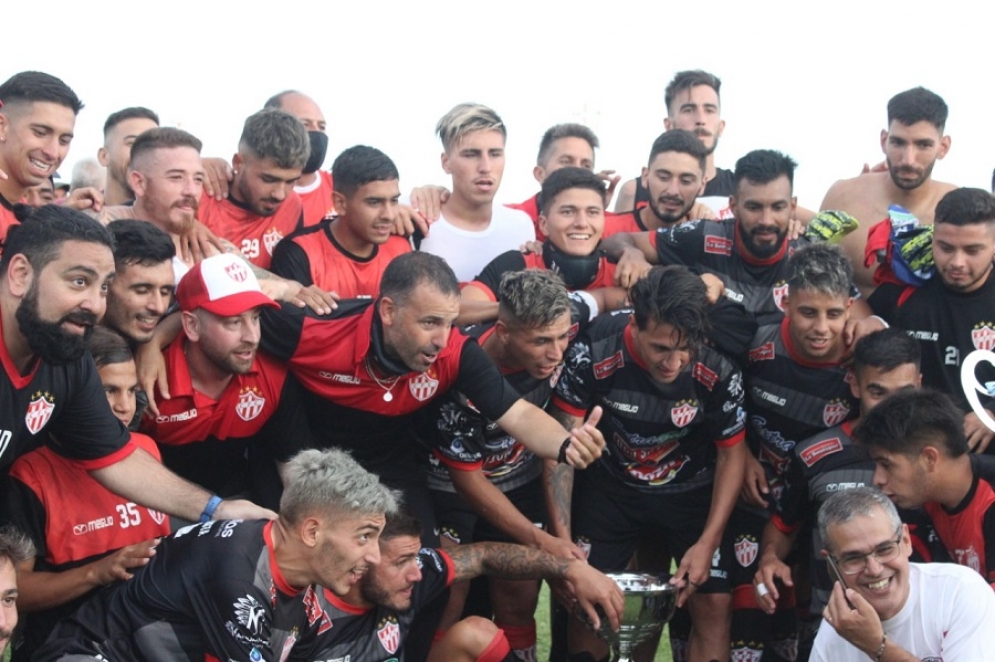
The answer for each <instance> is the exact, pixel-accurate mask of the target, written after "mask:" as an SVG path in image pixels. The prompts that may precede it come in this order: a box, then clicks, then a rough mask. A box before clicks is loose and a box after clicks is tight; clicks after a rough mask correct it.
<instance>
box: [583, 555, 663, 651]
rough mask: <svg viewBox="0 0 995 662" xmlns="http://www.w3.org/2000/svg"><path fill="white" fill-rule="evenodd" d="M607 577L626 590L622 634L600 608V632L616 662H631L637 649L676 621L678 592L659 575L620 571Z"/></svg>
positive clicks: (599, 635) (598, 631) (620, 629)
mask: <svg viewBox="0 0 995 662" xmlns="http://www.w3.org/2000/svg"><path fill="white" fill-rule="evenodd" d="M607 576H608V577H610V578H611V579H613V580H615V583H616V584H618V587H619V588H620V589H622V593H623V594H624V596H625V608H624V610H623V611H622V618H621V620H620V627H619V629H618V632H615V631H614V630H612V629H611V625H610V624H609V623H608V619H607V618H605V617H604V614H602V613H601V612H600V609H599V613H598V616H599V618H601V627H600V628H598V630H597V631H596V632H597V635H598V637H599V638H601V639H603V640H604V641H607V642H608V644H609V645H610V646H611V648H612V651H613V653H614V656H613V658H612V661H613V662H628V661H629V660H631V659H632V651H633V650H635V648H636V646H638V645H639V644H641V643H642V642H644V641H646V640H647V639H650V638H651V637H653V636H655V635H656V634H658V633H659V632H660V631H661V630H663V625H664V623H666V622H667V621H669V620H670V619H671V618H673V616H674V610H675V609H676V608H677V592H678V589H677V587H676V586H674V585H673V584H670V583H669V582H668V581H667V579H666V578H664V577H660V576H658V575H649V574H637V573H628V572H620V573H607ZM584 620H587V619H586V618H584Z"/></svg>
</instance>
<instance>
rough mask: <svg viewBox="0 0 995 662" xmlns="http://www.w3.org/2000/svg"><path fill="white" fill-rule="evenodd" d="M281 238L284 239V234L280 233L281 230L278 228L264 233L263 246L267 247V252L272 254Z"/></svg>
mask: <svg viewBox="0 0 995 662" xmlns="http://www.w3.org/2000/svg"><path fill="white" fill-rule="evenodd" d="M281 239H283V235H282V234H280V231H279V230H277V229H276V228H273V229H271V230H270V231H269V232H267V233H266V234H264V235H263V246H265V247H266V252H267V253H269V254H270V255H272V254H273V249H274V248H276V245H277V244H278V243H280V240H281Z"/></svg>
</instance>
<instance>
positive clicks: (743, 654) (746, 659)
mask: <svg viewBox="0 0 995 662" xmlns="http://www.w3.org/2000/svg"><path fill="white" fill-rule="evenodd" d="M763 655H764V652H763V650H760V649H756V648H749V647H746V646H744V647H742V648H733V649H732V651H731V653H730V655H729V659H730V660H732V662H760V659H761V658H762V657H763Z"/></svg>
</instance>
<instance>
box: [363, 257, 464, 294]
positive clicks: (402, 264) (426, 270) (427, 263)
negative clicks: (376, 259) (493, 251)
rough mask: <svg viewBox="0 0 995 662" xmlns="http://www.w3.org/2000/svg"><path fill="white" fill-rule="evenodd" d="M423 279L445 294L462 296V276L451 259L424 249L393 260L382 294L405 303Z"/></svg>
mask: <svg viewBox="0 0 995 662" xmlns="http://www.w3.org/2000/svg"><path fill="white" fill-rule="evenodd" d="M422 283H428V284H429V285H432V286H433V287H435V288H436V289H438V290H439V291H440V292H442V293H443V294H445V295H449V296H457V297H458V296H459V280H457V278H456V274H455V273H453V269H452V267H450V266H449V263H448V262H446V261H445V260H444V259H442V258H441V257H439V256H438V255H432V254H431V253H425V252H422V251H411V252H410V253H404V254H402V255H398V256H397V257H395V258H394V259H393V260H391V262H390V264H388V265H387V268H386V269H384V271H383V277H382V278H381V279H380V296H382V297H390V298H391V299H393V300H394V302H395V303H397V304H403V303H404V301H405V300H406V299H407V297H408V295H409V294H411V292H412V291H413V290H414V289H415V288H416V287H418V286H419V285H421V284H422Z"/></svg>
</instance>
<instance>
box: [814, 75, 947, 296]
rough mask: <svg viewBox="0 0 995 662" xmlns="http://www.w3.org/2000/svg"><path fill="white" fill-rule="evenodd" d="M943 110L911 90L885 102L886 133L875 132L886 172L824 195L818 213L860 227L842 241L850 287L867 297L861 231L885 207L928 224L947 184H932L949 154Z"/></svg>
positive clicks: (869, 273) (869, 278)
mask: <svg viewBox="0 0 995 662" xmlns="http://www.w3.org/2000/svg"><path fill="white" fill-rule="evenodd" d="M946 121H947V104H946V103H945V102H944V101H943V99H941V98H940V97H939V96H938V95H936V94H934V93H933V92H930V91H929V90H927V89H925V88H922V87H916V88H913V89H911V90H906V91H905V92H901V93H900V94H896V95H895V96H894V97H892V98H891V100H890V101H889V102H888V128H887V129H884V130H882V131H881V150H882V151H883V152H884V156H885V162H886V163H887V165H888V171H887V172H871V173H867V174H863V175H860V176H859V177H854V178H852V179H844V180H840V181H838V182H836V183H835V184H833V185H832V187H830V189H829V191H828V192H827V193H826V197H825V199H823V201H822V207H821V209H842V210H843V211H846V212H849V213H850V214H852V215H853V216H855V217H857V220H859V221H860V223H861V225H862V226H863V228H864V229H863V230H861V231H860V232H854V233H852V234H850V235H848V236H847V237H845V238H844V239H843V241H842V244H841V245H842V246H843V248H844V250H846V253H847V255H848V256H849V257H850V261H851V262H853V266H854V270H855V273H856V282H857V285H858V286H859V288H860V290H861V292H862V293H863V294H864V295H865V296H867V295H869V294H870V292H871V290H873V288H874V280H873V273H874V269H875V267H876V266H877V265H876V264H871V265H870V266H865V262H864V252H865V247H866V245H867V240H868V237H867V230H868V229H870V227H871V226H872V225H873V224H875V223H877V222H878V221H881V220H882V219H886V218H888V208H889V207H890V206H891V205H898V206H900V207H903V208H904V209H906V210H907V211H909V212H910V213H912V215H914V216H915V217H916V218H918V219H919V222H920V223H925V224H930V223H932V222H933V210H934V209H935V208H936V204H937V202H939V200H940V198H942V197H943V196H944V195H945V194H946V193H948V192H949V191H950V190H952V189H953V188H955V187H954V185H953V184H947V183H944V182H938V181H934V180H933V178H932V174H933V166H934V165H936V161H937V159H942V158H943V157H944V156H946V155H947V152H948V151H949V150H950V136H945V135H943V128H944V125H945V124H946Z"/></svg>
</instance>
